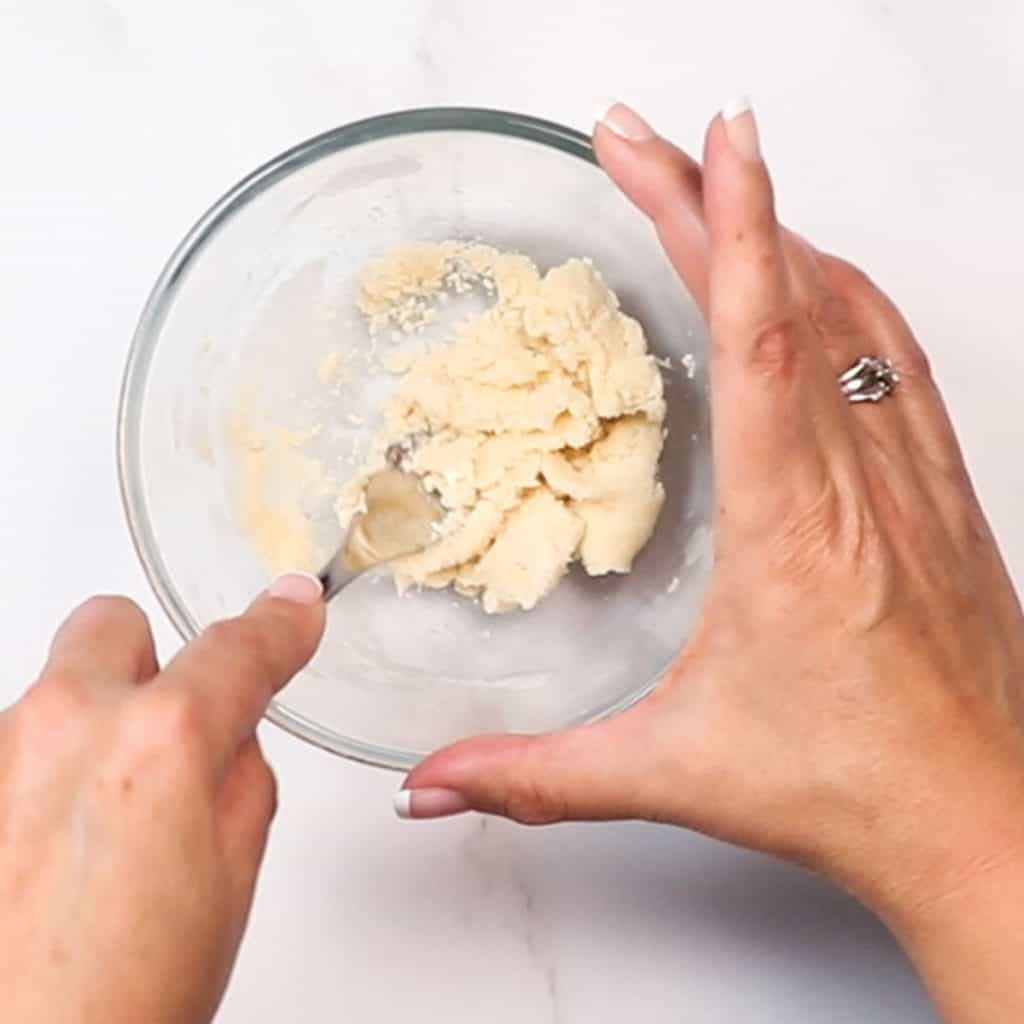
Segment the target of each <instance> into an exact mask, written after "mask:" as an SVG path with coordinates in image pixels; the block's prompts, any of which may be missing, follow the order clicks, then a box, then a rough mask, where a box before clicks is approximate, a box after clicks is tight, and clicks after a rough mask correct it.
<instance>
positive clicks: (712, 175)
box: [397, 105, 1024, 1020]
mask: <svg viewBox="0 0 1024 1024" xmlns="http://www.w3.org/2000/svg"><path fill="white" fill-rule="evenodd" d="M595 145H596V148H597V152H598V155H599V157H600V160H601V162H602V164H603V166H604V168H605V169H606V170H607V172H608V173H609V174H610V175H611V176H612V178H613V179H614V180H615V181H616V182H617V183H618V185H619V186H620V187H621V188H622V189H623V191H624V192H625V193H626V194H627V195H628V196H629V197H630V198H631V199H632V200H633V201H634V202H635V203H636V204H637V205H638V206H639V207H640V208H641V209H642V210H643V211H644V212H645V213H646V214H647V215H648V216H649V217H650V218H651V219H652V220H653V222H654V225H655V227H656V229H657V231H658V234H659V236H660V238H661V241H662V243H663V245H664V247H665V250H666V252H667V253H668V255H669V257H670V258H671V259H672V261H673V263H674V265H675V266H676V268H677V269H678V271H679V273H680V275H681V276H682V278H683V279H684V281H685V282H686V284H687V285H688V286H689V288H690V291H691V292H692V293H693V295H694V296H695V298H696V300H697V302H698V304H699V305H700V306H701V309H702V311H703V313H704V315H705V317H706V319H707V322H708V324H709V329H710V335H711V372H712V387H713V409H714V417H713V423H714V425H713V430H714V438H713V440H714V459H715V477H716V498H717V515H716V523H715V569H714V573H713V578H712V582H711V585H710V590H709V593H708V595H707V600H706V604H705V608H704V611H703V615H702V618H701V620H700V623H699V625H698V628H697V629H696V631H695V633H694V635H693V636H692V637H691V638H690V640H689V643H688V644H687V645H686V647H685V649H684V650H683V651H682V653H681V654H680V656H679V659H678V661H677V662H676V664H675V665H674V667H673V668H672V670H671V671H670V672H669V673H668V674H667V675H666V677H665V678H664V679H663V680H662V681H661V683H660V685H659V686H658V687H657V689H656V691H655V692H654V693H653V694H652V695H651V696H650V697H649V698H648V699H646V700H645V701H643V702H642V703H640V704H639V705H637V706H636V707H634V708H633V709H632V710H630V711H628V712H627V713H625V714H623V715H620V716H619V717H617V718H615V719H612V720H609V721H605V722H602V723H599V724H595V725H592V726H589V727H586V728H582V729H577V730H574V731H571V732H567V733H563V734H560V735H552V736H544V737H539V738H534V739H527V738H521V737H489V738H482V739H477V740H472V741H469V742H466V743H461V744H458V745H456V746H455V747H453V748H450V749H448V750H446V751H443V752H441V753H439V754H437V755H435V756H433V757H431V758H428V759H427V760H426V761H425V762H424V763H423V764H422V765H420V766H419V767H418V768H417V769H416V770H415V771H414V772H413V773H412V774H411V775H410V777H409V778H408V780H407V782H406V789H405V791H404V792H403V793H402V794H400V797H399V799H398V802H397V806H398V809H399V811H400V813H401V812H404V813H405V814H407V815H409V816H412V817H424V816H434V815H436V814H440V813H451V812H454V811H458V810H464V809H467V808H473V809H476V810H481V811H486V812H490V813H495V814H503V815H507V816H509V817H512V818H514V819H516V820H518V821H523V822H529V823H544V822H554V821H559V820H562V819H568V818H577V819H581V818H592V819H594V818H648V819H652V820H657V821H668V822H674V823H676V824H679V825H683V826H686V827H688V828H693V829H697V830H699V831H701V832H705V833H707V834H709V835H712V836H716V837H719V838H722V839H725V840H728V841H731V842H734V843H739V844H741V845H743V846H748V847H753V848H756V849H760V850H765V851H769V852H772V853H774V854H777V855H779V856H782V857H785V858H788V859H790V860H793V861H796V862H799V863H801V864H805V865H809V866H811V867H813V868H816V869H818V870H820V871H822V872H824V873H825V874H827V875H829V876H830V877H831V878H833V879H835V880H837V881H838V882H840V883H841V884H843V885H845V886H847V887H848V888H850V889H851V890H853V891H854V892H855V893H857V894H858V895H859V896H860V897H861V898H862V899H863V900H865V901H866V902H867V903H869V904H870V905H871V906H873V907H874V908H875V909H876V910H878V911H879V912H880V913H882V914H883V915H884V916H885V918H886V919H887V920H888V921H889V922H890V924H892V925H893V927H894V928H896V930H897V931H898V932H899V933H900V934H901V936H902V937H903V938H904V939H905V940H906V941H907V943H908V945H909V946H911V947H914V948H912V953H920V955H919V957H918V959H919V962H921V961H924V960H928V959H929V957H930V954H929V953H927V952H924V951H922V950H923V946H918V945H915V943H916V939H915V937H916V936H919V935H920V934H921V933H922V932H923V931H924V926H923V925H922V922H923V921H927V922H929V924H930V925H935V926H936V927H938V922H939V921H940V920H941V916H940V915H941V913H944V912H945V911H944V910H943V911H940V909H939V908H950V907H952V906H954V905H956V904H957V903H958V902H960V901H963V903H964V908H965V909H966V906H967V904H968V902H969V899H968V894H970V898H975V897H977V896H979V894H980V892H981V891H982V889H983V888H985V887H987V886H989V885H990V884H991V880H992V879H994V878H996V877H999V878H1000V879H1002V880H1004V881H1005V880H1006V879H1007V877H1008V876H1013V877H1014V878H1015V879H1017V880H1019V884H1018V887H1017V891H1018V892H1020V891H1022V890H1024V815H1022V814H1021V811H1020V808H1021V802H1022V799H1024V620H1022V615H1021V608H1020V605H1019V603H1018V601H1017V598H1016V596H1015V594H1014V591H1013V587H1012V585H1011V582H1010V580H1009V578H1008V575H1007V573H1006V570H1005V568H1004V566H1003V564H1002V561H1001V559H1000V556H999V553H998V551H997V548H996V544H995V542H994V540H993V538H992V536H991V534H990V532H989V528H988V526H987V524H986V522H985V519H984V517H983V515H982V512H981V510H980V508H979V506H978V503H977V501H976V499H975V496H974V494H973V492H972V488H971V485H970V482H969V479H968V475H967V472H966V470H965V467H964V464H963V461H962V458H961V455H960V452H959V449H958V446H957V442H956V439H955V437H954V433H953V430H952V427H951V425H950V423H949V420H948V418H947V416H946V413H945V411H944V408H943V404H942V401H941V399H940V396H939V393H938V391H937V390H936V386H935V384H934V382H933V380H932V377H931V375H930V373H929V368H928V362H927V360H926V359H925V357H924V355H923V354H922V352H921V349H920V348H919V346H918V344H917V342H916V341H915V340H914V337H913V335H912V334H911V331H910V329H909V328H908V326H907V324H906V323H905V322H904V320H903V319H902V317H901V316H900V314H899V313H898V312H897V310H896V308H895V307H894V306H893V305H892V303H891V302H890V301H889V300H888V299H887V298H886V297H885V296H884V295H883V294H882V293H881V292H880V291H879V290H878V289H877V288H876V287H875V286H874V285H873V284H872V283H871V282H870V281H869V280H868V279H867V278H866V277H865V276H864V275H863V274H862V273H861V272H860V271H858V270H856V269H855V268H853V267H852V266H850V265H849V264H847V263H844V262H843V261H842V260H839V259H836V258H833V257H831V256H827V255H825V254H823V253H820V252H818V251H816V250H815V249H813V248H812V247H811V246H810V245H808V244H807V243H805V242H803V241H802V240H801V239H799V238H798V237H796V236H795V235H793V234H791V233H789V232H787V231H786V230H785V229H783V228H781V227H780V226H779V224H778V223H777V222H776V218H775V214H774V209H773V199H772V189H771V184H770V181H769V176H768V172H767V170H766V168H765V165H764V162H763V160H762V157H761V153H760V145H759V140H758V135H757V128H756V125H755V122H754V118H753V115H752V114H751V113H750V112H749V111H740V112H737V113H736V115H735V116H733V117H731V118H729V119H728V120H726V119H724V118H721V117H720V118H716V119H715V121H714V122H713V123H712V125H711V127H710V130H709V132H708V136H707V144H706V150H705V154H704V166H703V169H702V168H701V167H700V166H698V165H697V164H696V163H695V162H694V161H692V160H691V159H690V158H689V157H687V156H686V155H685V154H683V153H681V152H680V151H679V150H678V149H676V148H674V147H673V146H671V145H670V144H669V143H668V142H666V141H665V140H664V139H661V138H659V137H657V136H656V135H655V134H654V133H653V132H652V131H651V130H650V128H649V127H648V126H647V125H646V124H644V123H643V122H642V121H641V120H640V119H639V118H638V117H637V116H636V115H635V114H633V113H632V112H631V111H629V110H628V109H627V108H625V107H623V106H622V105H617V106H615V107H613V108H612V109H611V110H610V111H609V113H608V115H607V116H606V118H605V120H604V122H603V123H602V124H600V125H598V127H597V128H596V130H595ZM862 355H879V356H883V357H888V358H890V359H892V360H893V362H894V363H895V365H896V367H897V369H898V371H899V374H900V377H901V381H900V383H899V385H898V387H897V390H896V392H895V394H894V395H893V396H892V397H889V398H887V399H885V400H883V401H882V402H881V403H880V404H878V405H870V404H862V405H856V406H853V405H850V404H848V403H847V402H846V400H845V399H844V398H843V397H842V396H841V394H840V392H839V388H838V386H837V383H836V376H837V374H838V373H840V372H841V371H843V370H844V369H846V368H847V367H849V366H850V365H851V364H852V363H853V362H855V361H856V359H857V358H858V357H860V356H862ZM926 908H930V909H928V910H926ZM1018 924H1021V923H1020V922H1018ZM1017 934H1021V928H1020V927H1018V928H1017ZM936 984H937V985H938V986H939V987H941V984H942V983H938V982H937V983H936ZM1020 998H1021V1000H1022V1001H1024V995H1021V996H1020ZM947 1002H948V1003H949V1005H952V1003H951V1002H949V1000H947ZM1000 1005H1001V1006H1003V1009H1006V1007H1007V1006H1008V1005H1009V1004H1000ZM1013 1006H1014V1007H1015V1009H1016V1010H1019V1011H1021V1012H1020V1013H1006V1014H1005V1015H1004V1016H1001V1017H999V1018H998V1019H999V1020H1008V1019H1011V1017H1012V1018H1013V1019H1017V1017H1018V1016H1021V1014H1024V1009H1022V1008H1021V1006H1020V1004H1019V1003H1016V1002H1015V1003H1014V1004H1013ZM964 1019H968V1018H967V1017H966V1016H965V1017H964ZM970 1019H979V1020H980V1019H996V1018H994V1017H978V1018H974V1017H971V1018H970Z"/></svg>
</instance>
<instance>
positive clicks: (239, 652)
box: [204, 616, 276, 671]
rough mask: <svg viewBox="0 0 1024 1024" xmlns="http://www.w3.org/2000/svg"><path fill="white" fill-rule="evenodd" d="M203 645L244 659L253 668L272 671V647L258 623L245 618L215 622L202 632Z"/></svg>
mask: <svg viewBox="0 0 1024 1024" xmlns="http://www.w3.org/2000/svg"><path fill="white" fill-rule="evenodd" d="M204 637H205V643H206V645H208V646H209V647H212V648H214V649H215V650H218V651H222V652H224V653H225V654H230V655H231V656H232V657H233V658H238V657H240V656H241V657H244V658H245V659H246V661H247V662H249V663H251V664H253V665H254V666H256V667H258V668H261V669H264V670H266V671H272V670H273V667H274V664H275V661H276V659H275V656H274V649H273V645H272V643H271V641H270V638H269V636H268V632H267V631H266V630H264V629H263V628H262V627H261V626H260V624H259V623H257V622H253V621H252V620H251V619H248V618H246V617H245V616H240V617H239V618H237V619H225V620H223V621H222V622H215V623H213V624H212V625H211V626H208V627H207V628H206V630H205V631H204Z"/></svg>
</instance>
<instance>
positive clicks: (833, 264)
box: [818, 253, 876, 294]
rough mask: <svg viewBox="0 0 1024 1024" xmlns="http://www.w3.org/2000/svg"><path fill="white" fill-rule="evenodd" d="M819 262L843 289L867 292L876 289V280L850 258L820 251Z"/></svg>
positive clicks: (836, 284)
mask: <svg viewBox="0 0 1024 1024" xmlns="http://www.w3.org/2000/svg"><path fill="white" fill-rule="evenodd" d="M818 262H819V263H820V264H821V266H822V268H823V269H824V270H825V272H826V274H827V275H828V277H829V278H830V280H831V281H832V282H833V284H834V285H835V286H836V287H837V288H839V289H840V290H842V291H849V292H851V293H860V294H866V293H868V292H873V291H875V290H876V286H875V283H874V281H872V280H871V278H870V277H869V276H868V275H867V274H866V273H865V272H864V271H863V270H861V269H860V267H858V266H855V265H854V264H852V263H850V262H849V261H848V260H844V259H842V258H841V257H839V256H833V255H832V254H830V253H819V254H818Z"/></svg>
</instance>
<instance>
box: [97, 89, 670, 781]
mask: <svg viewBox="0 0 1024 1024" xmlns="http://www.w3.org/2000/svg"><path fill="white" fill-rule="evenodd" d="M438 131H469V132H481V133H484V134H493V135H502V136H506V137H511V138H518V139H523V140H526V141H528V142H536V143H539V144H541V145H544V146H548V147H550V148H552V149H556V150H559V151H560V152H562V153H565V154H566V155H568V156H572V157H575V158H577V159H580V160H583V161H585V162H586V163H589V164H592V165H595V166H596V165H597V163H598V161H597V157H596V155H595V153H594V148H593V145H592V143H591V140H590V137H589V136H587V135H585V134H584V133H583V132H580V131H577V130H576V129H574V128H569V127H567V126H565V125H561V124H558V123H557V122H554V121H548V120H545V119H543V118H539V117H534V116H532V115H529V114H519V113H515V112H512V111H506V110H496V109H490V108H485V107H418V108H410V109H406V110H399V111H394V112H391V113H387V114H380V115H377V116H374V117H368V118H364V119H362V120H358V121H353V122H350V123H348V124H344V125H341V126H340V127H337V128H333V129H331V130H329V131H326V132H323V133H322V134H320V135H316V136H313V137H312V138H310V139H307V140H306V141H305V142H300V143H299V144H298V145H295V146H293V147H291V148H290V149H287V150H285V151H284V152H283V153H281V154H279V155H278V156H276V157H274V158H272V159H271V160H268V161H267V162H266V163H264V164H263V165H262V166H260V167H258V168H257V169H256V170H254V171H252V172H251V173H250V174H248V175H246V176H245V177H244V178H242V179H241V180H240V181H238V182H237V183H236V184H235V185H234V186H232V187H231V188H230V189H228V191H227V192H225V193H224V194H223V195H222V196H221V197H220V198H219V199H218V200H217V201H216V202H214V203H213V205H212V206H210V207H209V209H207V211H206V212H205V213H204V214H203V215H202V216H201V217H200V218H199V220H198V221H196V223H195V224H194V225H193V226H192V228H191V229H190V230H189V231H188V233H187V234H186V235H185V237H184V238H183V239H182V241H181V242H179V243H178V245H177V246H176V247H175V249H174V251H173V252H172V254H171V256H170V258H169V259H168V261H167V263H166V265H165V266H164V268H163V270H162V271H161V273H160V275H159V277H158V278H157V280H156V282H155V284H154V285H153V287H152V290H151V291H150V293H149V296H148V298H147V300H146V304H145V306H144V307H143V310H142V314H141V316H140V318H139V322H138V324H137V326H136V328H135V332H134V334H133V337H132V341H131V345H130V347H129V350H128V356H127V360H126V363H125V369H124V373H123V376H122V380H121V389H120V396H119V399H118V413H117V470H118V483H119V487H120V493H121V505H122V508H123V510H124V515H125V519H126V520H127V524H128V531H129V534H130V535H131V541H132V545H133V547H134V548H135V553H136V555H137V557H138V559H139V562H140V563H141V565H142V569H143V572H144V573H145V575H146V579H147V580H148V582H149V586H150V588H151V590H152V591H153V593H154V594H155V595H156V598H157V600H158V602H159V603H160V605H161V607H162V608H163V611H164V613H165V614H166V616H167V617H168V619H170V621H171V624H172V625H173V626H174V628H175V630H176V631H177V633H178V635H179V636H180V637H181V639H182V640H183V641H184V642H186V643H187V642H189V641H190V640H192V639H194V638H195V637H196V636H197V635H198V634H199V632H200V627H199V625H198V623H197V622H196V621H195V620H194V619H193V618H192V616H191V615H190V614H189V611H188V609H187V608H186V607H185V603H184V602H183V601H182V599H181V597H180V595H179V593H178V590H177V588H176V587H175V586H174V584H173V583H172V581H171V578H170V574H169V572H168V571H167V568H166V566H165V564H164V562H163V558H162V557H161V555H160V551H159V548H158V546H157V543H156V537H155V534H154V530H153V526H152V520H151V517H150V514H149V508H148V505H147V499H146V493H145V488H144V486H143V483H142V479H143V475H142V460H141V445H140V438H141V416H142V408H143V398H144V395H145V390H146V384H147V379H148V372H149V368H150V365H151V363H152V359H153V354H154V352H155V350H156V345H157V342H158V339H159V336H160V332H161V329H162V327H163V324H164V321H165V319H166V315H167V313H168V311H169V309H170V308H171V305H172V303H173V302H174V300H175V298H176V296H177V293H178V291H179V289H180V287H181V285H182V282H183V281H184V280H185V278H186V276H187V274H188V273H189V270H190V268H191V266H192V265H193V263H194V262H195V260H196V259H197V257H198V256H199V255H200V254H201V252H202V251H203V249H204V248H205V247H206V245H207V243H208V242H209V241H210V239H212V238H213V237H214V236H215V234H216V233H217V231H218V229H219V228H220V227H221V226H222V225H224V224H225V223H226V222H227V221H228V220H230V219H231V218H232V217H233V216H234V215H235V214H237V213H238V212H239V211H241V210H242V209H243V208H244V207H245V206H246V205H247V204H248V203H249V201H250V200H251V199H253V198H255V197H257V196H258V195H260V194H261V193H263V192H265V191H266V190H267V189H269V188H271V187H272V186H273V185H275V184H276V183H277V182H278V181H280V180H282V179H283V178H285V177H287V176H288V175H290V174H291V173H293V172H294V171H296V170H299V169H301V168H304V167H307V166H309V165H310V164H312V163H315V162H316V161H318V160H320V159H323V158H324V157H327V156H330V155H332V154H334V153H336V152H339V151H340V150H344V149H349V148H352V147H355V146H359V145H361V144H363V143H368V142H375V141H377V140H380V139H385V138H390V137H393V136H397V135H412V134H420V133H424V132H438ZM654 685H655V680H652V681H650V682H649V683H648V685H646V686H644V687H641V688H639V689H638V690H637V691H636V692H634V693H630V694H627V695H626V696H625V697H622V698H620V699H619V700H618V701H615V702H614V703H612V704H610V705H608V706H606V707H604V708H602V709H599V710H598V711H596V712H594V713H593V714H591V715H589V716H587V717H585V718H584V719H581V721H580V722H579V723H578V724H583V723H584V722H591V721H597V720H600V719H603V718H607V717H609V716H611V715H615V714H618V713H620V712H621V711H623V710H625V709H626V708H627V707H629V706H630V705H632V704H634V703H636V702H637V701H638V700H640V699H642V698H643V697H644V696H645V695H646V694H647V693H648V692H650V690H651V689H653V687H654ZM264 717H265V718H266V719H267V720H268V721H270V722H272V723H273V724H274V725H276V726H278V727H279V728H281V729H283V730H284V731H285V732H287V733H290V734H291V735H293V736H295V737H297V738H298V739H301V740H304V741H305V742H307V743H310V744H312V745H313V746H316V747H319V748H320V749H322V750H326V751H328V752H329V753H332V754H335V755H338V756H340V757H344V758H346V759H348V760H350V761H356V762H359V763H361V764H367V765H372V766H375V767H379V768H386V769H391V770H395V771H407V770H409V769H411V768H412V767H414V766H415V764H416V763H417V762H418V761H419V759H420V755H418V754H414V753H412V752H408V751H402V750H397V749H392V748H387V747H381V746H378V745H376V744H373V743H367V742H365V741H362V740H357V739H355V738H353V737H349V736H344V735H342V734H340V733H338V732H335V731H334V730H327V729H325V728H323V727H321V726H319V725H317V724H316V723H314V722H313V721H312V720H310V719H308V718H306V717H305V716H303V715H300V714H298V713H297V712H294V711H291V710H290V709H288V708H286V707H284V706H283V705H281V704H279V703H278V702H277V701H276V700H274V701H271V703H270V705H269V706H268V708H267V710H266V712H265V714H264Z"/></svg>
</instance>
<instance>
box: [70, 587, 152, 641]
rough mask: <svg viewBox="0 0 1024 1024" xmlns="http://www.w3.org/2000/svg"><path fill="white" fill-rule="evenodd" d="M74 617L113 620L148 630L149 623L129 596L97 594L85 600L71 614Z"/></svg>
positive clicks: (133, 628) (135, 628)
mask: <svg viewBox="0 0 1024 1024" xmlns="http://www.w3.org/2000/svg"><path fill="white" fill-rule="evenodd" d="M71 618H72V619H86V620H88V621H91V622H101V621H103V622H106V621H113V622H116V623H118V624H119V625H121V626H123V627H124V628H129V629H132V630H134V631H138V630H146V631H147V632H148V630H149V625H148V622H147V619H146V616H145V614H144V612H143V611H142V609H141V608H140V607H139V606H138V605H137V604H136V603H135V602H134V601H132V600H131V598H128V597H121V596H120V595H108V594H97V595H94V596H93V597H90V598H88V599H87V600H86V601H83V602H82V604H80V605H79V606H78V607H77V608H76V609H75V610H74V612H72V614H71Z"/></svg>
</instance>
